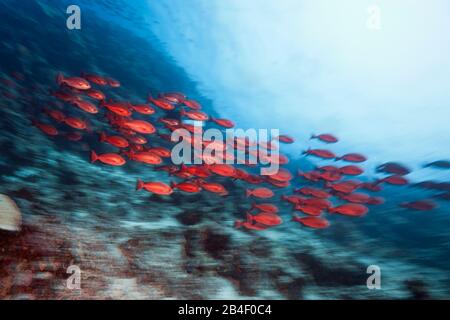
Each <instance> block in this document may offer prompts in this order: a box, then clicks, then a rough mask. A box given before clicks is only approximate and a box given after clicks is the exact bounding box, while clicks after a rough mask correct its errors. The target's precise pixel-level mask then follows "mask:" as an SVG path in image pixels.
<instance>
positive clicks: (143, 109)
mask: <svg viewBox="0 0 450 320" xmlns="http://www.w3.org/2000/svg"><path fill="white" fill-rule="evenodd" d="M131 108H132V109H133V110H134V111H136V112H137V113H140V114H145V115H150V114H154V113H155V112H156V110H155V109H153V108H152V107H150V106H149V105H147V104H137V105H131Z"/></svg>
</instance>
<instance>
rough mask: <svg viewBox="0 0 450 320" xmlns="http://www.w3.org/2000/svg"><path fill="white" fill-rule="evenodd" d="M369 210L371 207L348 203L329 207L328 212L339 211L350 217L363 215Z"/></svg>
mask: <svg viewBox="0 0 450 320" xmlns="http://www.w3.org/2000/svg"><path fill="white" fill-rule="evenodd" d="M368 211H369V209H368V208H367V207H366V206H363V205H362V204H357V203H347V204H343V205H340V206H337V207H334V208H329V209H328V212H330V213H339V214H342V215H345V216H350V217H361V216H364V215H365V214H366V213H367V212H368Z"/></svg>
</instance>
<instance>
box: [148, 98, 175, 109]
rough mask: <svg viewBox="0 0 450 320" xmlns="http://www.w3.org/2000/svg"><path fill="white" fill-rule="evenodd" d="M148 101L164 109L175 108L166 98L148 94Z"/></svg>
mask: <svg viewBox="0 0 450 320" xmlns="http://www.w3.org/2000/svg"><path fill="white" fill-rule="evenodd" d="M148 102H150V103H152V104H154V105H155V106H157V107H158V108H160V109H163V110H173V109H175V106H174V105H173V104H171V103H169V102H167V101H166V100H164V99H159V98H157V99H154V98H153V97H152V96H151V95H149V96H148Z"/></svg>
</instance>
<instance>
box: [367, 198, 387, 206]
mask: <svg viewBox="0 0 450 320" xmlns="http://www.w3.org/2000/svg"><path fill="white" fill-rule="evenodd" d="M383 203H384V199H383V198H382V197H370V199H369V201H367V202H366V204H371V205H380V204H383Z"/></svg>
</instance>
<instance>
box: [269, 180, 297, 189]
mask: <svg viewBox="0 0 450 320" xmlns="http://www.w3.org/2000/svg"><path fill="white" fill-rule="evenodd" d="M266 181H267V182H268V183H270V184H271V185H273V186H275V187H277V188H287V187H289V186H290V185H291V183H290V182H289V181H278V180H273V179H271V178H270V177H267V178H266Z"/></svg>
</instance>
